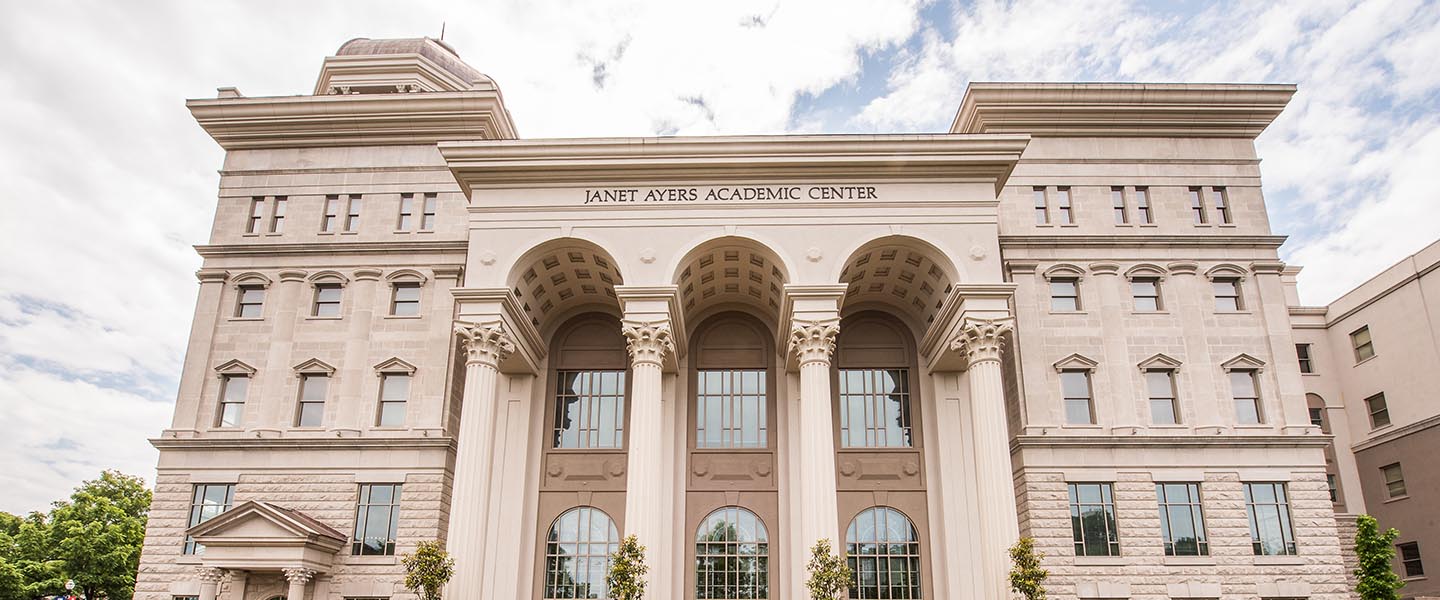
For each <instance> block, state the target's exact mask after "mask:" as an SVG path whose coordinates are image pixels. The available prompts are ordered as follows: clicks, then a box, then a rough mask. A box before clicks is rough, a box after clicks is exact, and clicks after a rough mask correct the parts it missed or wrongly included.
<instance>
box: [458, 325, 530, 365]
mask: <svg viewBox="0 0 1440 600" xmlns="http://www.w3.org/2000/svg"><path fill="white" fill-rule="evenodd" d="M455 335H456V336H458V337H459V338H460V343H461V345H462V346H463V347H464V349H465V364H467V365H470V364H479V365H485V366H489V367H492V368H498V367H499V366H500V362H501V361H503V360H505V359H506V357H508V356H510V353H512V352H514V351H515V340H514V338H512V337H510V334H508V333H506V332H505V327H504V326H503V325H501V324H500V323H469V322H465V321H457V322H456V323H455Z"/></svg>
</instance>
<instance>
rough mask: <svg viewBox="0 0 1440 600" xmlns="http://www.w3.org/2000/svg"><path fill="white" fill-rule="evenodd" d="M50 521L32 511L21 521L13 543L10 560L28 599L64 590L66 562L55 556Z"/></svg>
mask: <svg viewBox="0 0 1440 600" xmlns="http://www.w3.org/2000/svg"><path fill="white" fill-rule="evenodd" d="M50 529H51V528H50V518H49V516H47V515H46V514H45V513H41V512H32V513H30V514H29V515H27V516H26V517H25V518H24V519H22V520H21V521H20V527H19V531H17V532H16V534H15V537H14V540H13V543H14V545H13V552H14V554H13V555H11V556H10V557H9V558H8V559H7V560H8V561H9V562H10V563H11V564H12V565H13V566H14V567H15V568H16V570H18V571H19V572H20V576H21V578H22V579H23V581H24V586H25V594H24V597H25V598H34V597H38V596H52V595H55V594H60V593H63V592H64V591H65V576H64V573H63V571H62V567H63V563H62V562H61V561H59V560H55V558H54V557H53V556H52V554H53V551H54V547H53V544H52V539H51V530H50Z"/></svg>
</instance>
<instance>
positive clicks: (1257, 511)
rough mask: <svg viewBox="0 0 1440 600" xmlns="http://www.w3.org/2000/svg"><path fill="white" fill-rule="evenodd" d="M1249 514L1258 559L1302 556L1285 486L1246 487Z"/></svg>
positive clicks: (1249, 485) (1246, 504)
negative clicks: (1292, 522) (1299, 552)
mask: <svg viewBox="0 0 1440 600" xmlns="http://www.w3.org/2000/svg"><path fill="white" fill-rule="evenodd" d="M1245 511H1246V513H1247V516H1248V518H1249V520H1250V545H1251V549H1252V550H1253V551H1254V552H1255V554H1256V555H1257V556H1259V555H1267V556H1268V555H1280V554H1283V555H1294V554H1298V552H1297V549H1296V548H1295V531H1294V529H1293V528H1292V527H1291V525H1290V501H1289V499H1288V498H1287V496H1286V492H1285V484H1283V483H1247V484H1245Z"/></svg>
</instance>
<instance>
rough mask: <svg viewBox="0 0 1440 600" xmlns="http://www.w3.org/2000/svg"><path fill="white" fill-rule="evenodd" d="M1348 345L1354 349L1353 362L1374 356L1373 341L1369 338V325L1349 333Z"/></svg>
mask: <svg viewBox="0 0 1440 600" xmlns="http://www.w3.org/2000/svg"><path fill="white" fill-rule="evenodd" d="M1350 346H1351V347H1352V348H1354V349H1355V362H1357V363H1358V362H1360V361H1363V360H1365V359H1368V358H1370V357H1372V356H1375V343H1374V342H1373V341H1372V340H1371V339H1370V326H1369V325H1366V326H1364V327H1361V328H1359V329H1356V330H1355V331H1353V332H1351V333H1350Z"/></svg>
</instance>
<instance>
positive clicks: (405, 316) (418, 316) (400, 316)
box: [385, 315, 425, 319]
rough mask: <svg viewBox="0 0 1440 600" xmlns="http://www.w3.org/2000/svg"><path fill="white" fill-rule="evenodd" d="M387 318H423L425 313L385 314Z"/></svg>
mask: <svg viewBox="0 0 1440 600" xmlns="http://www.w3.org/2000/svg"><path fill="white" fill-rule="evenodd" d="M385 318H387V319H423V318H425V315H385Z"/></svg>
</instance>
